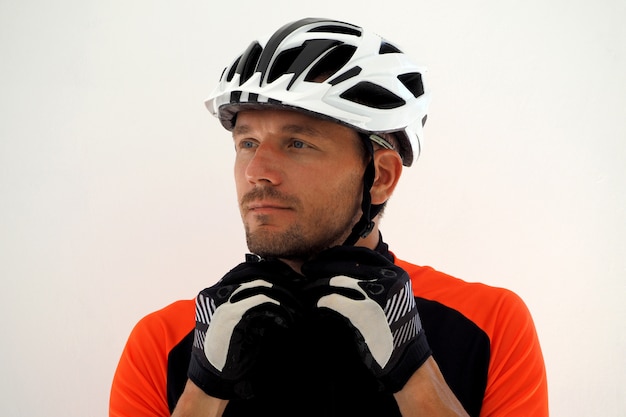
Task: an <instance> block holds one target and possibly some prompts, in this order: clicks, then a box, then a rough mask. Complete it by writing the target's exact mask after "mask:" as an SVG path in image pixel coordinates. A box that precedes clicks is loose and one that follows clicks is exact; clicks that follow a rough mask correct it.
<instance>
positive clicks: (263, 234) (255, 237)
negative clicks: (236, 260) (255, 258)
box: [245, 214, 358, 261]
mask: <svg viewBox="0 0 626 417" xmlns="http://www.w3.org/2000/svg"><path fill="white" fill-rule="evenodd" d="M357 220H358V215H357V214H355V216H353V218H351V219H350V220H348V221H346V222H345V225H344V226H343V227H339V228H338V229H337V230H336V231H334V232H332V233H331V234H329V235H328V236H325V237H324V238H319V239H317V240H315V241H307V240H306V236H304V234H303V232H302V228H301V227H300V226H299V225H293V226H291V227H290V228H288V229H287V230H285V231H284V232H281V233H279V234H277V233H275V232H268V231H263V230H257V231H255V232H250V230H249V228H248V227H247V226H246V227H245V230H246V242H247V244H248V249H249V250H250V251H251V252H252V253H255V254H257V255H259V256H261V257H262V258H280V259H287V260H292V261H306V260H308V259H311V258H312V257H314V256H315V255H316V254H318V253H320V252H322V251H323V250H326V249H329V248H331V247H334V246H337V245H341V244H342V243H343V242H344V241H345V240H346V239H347V238H348V236H349V234H350V232H351V230H352V226H353V225H354V224H355V223H356V222H357Z"/></svg>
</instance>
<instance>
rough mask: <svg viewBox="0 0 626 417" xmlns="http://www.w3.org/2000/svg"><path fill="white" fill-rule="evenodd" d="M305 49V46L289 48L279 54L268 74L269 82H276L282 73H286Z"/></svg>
mask: <svg viewBox="0 0 626 417" xmlns="http://www.w3.org/2000/svg"><path fill="white" fill-rule="evenodd" d="M303 49H304V47H303V46H300V47H298V48H292V49H287V50H286V51H283V52H281V53H280V54H278V56H277V57H276V60H275V61H274V64H273V65H272V68H271V69H270V71H269V73H268V74H267V82H268V83H271V82H274V81H276V80H277V79H278V78H279V77H280V76H281V75H283V74H286V73H287V72H288V70H289V67H290V66H291V64H293V62H294V60H295V59H296V58H297V57H298V55H300V53H301V52H302V50H303Z"/></svg>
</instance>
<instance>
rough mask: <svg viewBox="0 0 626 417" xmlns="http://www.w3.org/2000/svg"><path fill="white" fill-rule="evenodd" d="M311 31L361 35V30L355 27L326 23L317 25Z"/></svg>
mask: <svg viewBox="0 0 626 417" xmlns="http://www.w3.org/2000/svg"><path fill="white" fill-rule="evenodd" d="M309 32H326V33H342V34H344V35H354V36H361V31H360V30H359V29H357V28H355V27H347V26H337V25H326V26H318V27H315V28H313V29H311V30H309Z"/></svg>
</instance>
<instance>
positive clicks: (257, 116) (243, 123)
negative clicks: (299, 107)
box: [233, 109, 358, 140]
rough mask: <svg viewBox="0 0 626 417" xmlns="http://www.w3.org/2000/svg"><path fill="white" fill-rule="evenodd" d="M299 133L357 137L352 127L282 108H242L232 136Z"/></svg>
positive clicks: (329, 137)
mask: <svg viewBox="0 0 626 417" xmlns="http://www.w3.org/2000/svg"><path fill="white" fill-rule="evenodd" d="M263 130H266V131H270V132H285V133H299V134H304V135H307V136H312V137H316V136H319V137H325V138H328V139H335V140H342V139H343V138H351V139H358V135H357V133H356V131H355V130H354V129H351V128H349V127H346V126H343V125H341V124H339V123H336V122H333V121H330V120H325V119H321V118H318V117H313V116H310V115H308V114H305V113H302V112H298V111H294V110H283V109H252V110H249V109H248V110H242V111H240V112H239V113H238V114H237V117H236V119H235V126H234V128H233V136H237V135H241V134H247V133H250V132H253V131H263Z"/></svg>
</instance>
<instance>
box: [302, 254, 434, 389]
mask: <svg viewBox="0 0 626 417" xmlns="http://www.w3.org/2000/svg"><path fill="white" fill-rule="evenodd" d="M302 273H303V274H304V275H305V276H306V278H307V279H308V280H309V281H311V282H312V283H311V284H310V285H309V287H308V288H307V290H306V292H308V293H309V296H310V297H311V298H312V299H313V300H317V302H316V306H317V308H318V309H319V311H320V313H327V314H332V315H335V316H338V317H340V318H342V319H343V320H344V322H345V323H346V326H347V328H348V329H349V330H350V331H351V332H352V335H353V337H354V339H353V340H354V341H355V344H356V346H357V348H358V352H359V354H360V356H361V360H362V362H363V363H364V364H365V366H366V367H367V368H368V369H369V370H370V371H371V372H372V373H373V374H374V376H376V378H377V379H378V380H379V381H380V382H381V383H382V385H383V387H384V389H385V390H388V391H391V392H397V391H399V390H400V389H402V387H403V386H404V385H405V384H406V382H407V381H408V380H409V378H410V377H411V375H413V373H414V372H415V371H416V370H417V369H418V368H419V367H420V366H421V365H422V364H423V363H424V362H425V361H426V359H428V357H429V356H430V355H431V350H430V347H429V346H428V342H427V341H426V336H425V334H424V330H423V329H422V324H421V321H420V318H419V314H418V312H417V306H416V304H415V297H414V296H413V291H412V289H411V282H410V279H409V276H408V274H407V273H406V272H405V271H404V270H403V269H402V268H400V267H398V266H396V265H394V264H393V263H392V262H390V261H389V260H388V259H387V258H385V257H384V256H382V255H381V254H379V253H378V252H375V251H372V250H370V249H367V248H361V247H349V246H338V247H335V248H332V249H329V250H326V251H324V252H322V253H321V254H320V255H319V256H318V257H317V258H315V259H314V260H312V261H309V262H307V263H305V264H304V265H303V266H302Z"/></svg>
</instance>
